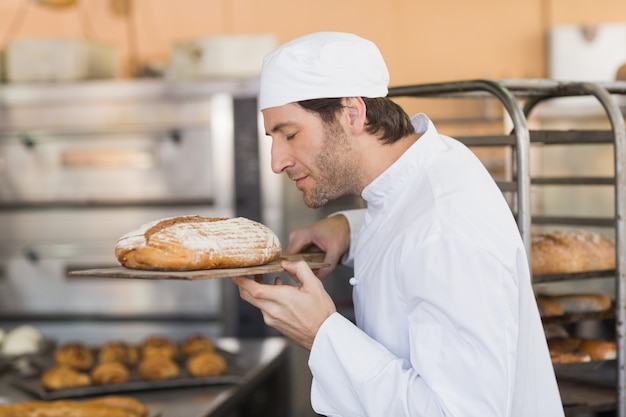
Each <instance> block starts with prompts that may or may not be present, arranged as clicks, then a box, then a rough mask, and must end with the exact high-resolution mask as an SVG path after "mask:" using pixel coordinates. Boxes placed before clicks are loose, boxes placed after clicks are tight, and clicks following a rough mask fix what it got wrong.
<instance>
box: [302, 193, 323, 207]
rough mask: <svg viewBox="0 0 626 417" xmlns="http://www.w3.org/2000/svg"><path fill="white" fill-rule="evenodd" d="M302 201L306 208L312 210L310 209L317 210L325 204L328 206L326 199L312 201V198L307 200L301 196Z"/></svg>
mask: <svg viewBox="0 0 626 417" xmlns="http://www.w3.org/2000/svg"><path fill="white" fill-rule="evenodd" d="M302 200H303V201H304V204H305V205H306V206H307V207H308V208H312V209H317V208H320V207H323V206H325V205H326V204H328V201H329V200H328V199H327V198H323V199H313V198H307V196H303V197H302Z"/></svg>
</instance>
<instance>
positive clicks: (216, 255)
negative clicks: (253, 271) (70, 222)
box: [115, 216, 282, 271]
mask: <svg viewBox="0 0 626 417" xmlns="http://www.w3.org/2000/svg"><path fill="white" fill-rule="evenodd" d="M281 251H282V247H281V244H280V241H279V240H278V237H277V236H276V234H275V233H274V232H273V231H272V230H271V229H270V228H269V227H267V226H265V225H263V224H261V223H258V222H255V221H253V220H250V219H247V218H245V217H236V218H223V217H204V216H178V217H170V218H166V219H161V220H156V221H153V222H149V223H146V224H144V225H142V226H140V227H139V228H137V229H135V230H133V231H130V232H128V233H126V234H125V235H124V236H122V237H121V238H120V239H119V240H118V241H117V243H116V245H115V256H116V258H117V260H118V262H119V263H120V264H121V265H122V266H124V267H126V268H131V269H144V270H160V271H193V270H201V269H217V268H242V267H248V266H255V265H263V264H266V263H269V262H272V261H274V260H276V259H277V258H278V257H279V256H280V254H281Z"/></svg>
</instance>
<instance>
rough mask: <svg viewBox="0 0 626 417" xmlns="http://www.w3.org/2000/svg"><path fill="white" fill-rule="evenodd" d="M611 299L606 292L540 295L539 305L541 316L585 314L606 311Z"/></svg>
mask: <svg viewBox="0 0 626 417" xmlns="http://www.w3.org/2000/svg"><path fill="white" fill-rule="evenodd" d="M611 305H612V303H611V299H610V298H609V297H608V296H607V295H605V294H561V295H538V296H537V306H538V307H539V314H540V315H541V317H554V316H562V315H565V314H584V313H595V312H599V311H606V310H609V309H610V308H611Z"/></svg>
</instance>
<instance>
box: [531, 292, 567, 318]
mask: <svg viewBox="0 0 626 417" xmlns="http://www.w3.org/2000/svg"><path fill="white" fill-rule="evenodd" d="M537 307H538V308H539V315H540V316H541V317H554V316H562V315H563V314H565V311H564V310H563V306H562V305H561V304H560V303H559V302H558V301H556V300H553V299H551V298H550V297H537Z"/></svg>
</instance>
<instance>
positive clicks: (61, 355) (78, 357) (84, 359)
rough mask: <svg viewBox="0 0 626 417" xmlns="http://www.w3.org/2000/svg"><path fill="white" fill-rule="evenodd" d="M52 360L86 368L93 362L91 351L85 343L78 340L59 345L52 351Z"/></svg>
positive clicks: (78, 367) (73, 366) (76, 367)
mask: <svg viewBox="0 0 626 417" xmlns="http://www.w3.org/2000/svg"><path fill="white" fill-rule="evenodd" d="M54 360H55V362H56V363H57V364H59V365H67V366H69V367H72V368H75V369H80V370H83V371H84V370H87V369H89V368H91V366H92V365H93V362H94V357H93V353H92V352H91V349H89V348H88V347H87V346H86V345H84V344H82V343H80V342H69V343H66V344H64V345H62V346H59V347H58V348H57V349H56V350H55V352H54Z"/></svg>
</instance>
